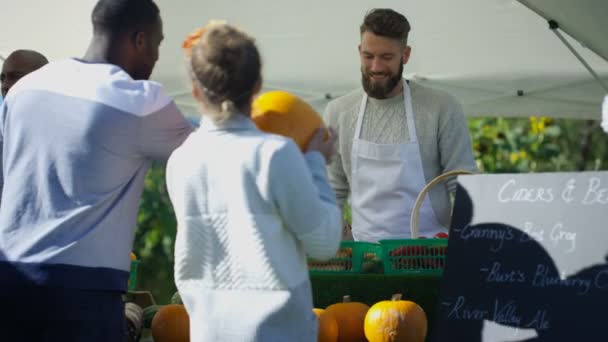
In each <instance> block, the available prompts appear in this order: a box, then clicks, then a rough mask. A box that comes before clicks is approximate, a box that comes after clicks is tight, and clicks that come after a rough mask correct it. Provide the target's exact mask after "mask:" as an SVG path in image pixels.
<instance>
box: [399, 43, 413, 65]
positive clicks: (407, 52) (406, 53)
mask: <svg viewBox="0 0 608 342" xmlns="http://www.w3.org/2000/svg"><path fill="white" fill-rule="evenodd" d="M411 54H412V47H411V46H409V45H408V46H406V47H405V49H403V54H402V55H401V58H402V60H403V64H407V61H409V60H410V55H411Z"/></svg>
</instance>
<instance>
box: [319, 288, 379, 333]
mask: <svg viewBox="0 0 608 342" xmlns="http://www.w3.org/2000/svg"><path fill="white" fill-rule="evenodd" d="M367 310H369V305H367V304H364V303H359V302H353V301H351V298H350V296H344V297H343V298H342V303H336V304H332V305H330V306H328V307H327V308H326V309H325V314H326V315H330V316H332V317H333V318H334V319H335V320H336V322H338V342H366V341H367V340H366V338H365V332H364V331H363V323H364V322H365V315H366V314H367Z"/></svg>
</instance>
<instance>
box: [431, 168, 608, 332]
mask: <svg viewBox="0 0 608 342" xmlns="http://www.w3.org/2000/svg"><path fill="white" fill-rule="evenodd" d="M458 183H459V185H458V190H457V193H456V197H455V203H454V214H453V219H452V225H451V227H450V237H449V243H448V256H447V264H446V268H445V271H444V275H443V279H442V284H441V295H440V299H439V302H438V310H437V312H438V316H437V317H436V322H437V323H436V326H435V329H434V331H433V332H432V336H433V341H435V342H443V341H466V342H475V341H484V342H488V341H491V342H494V341H530V342H531V341H579V340H580V341H608V320H606V317H607V316H608V312H607V311H608V260H607V254H608V172H581V173H538V174H495V175H472V176H460V177H459V178H458Z"/></svg>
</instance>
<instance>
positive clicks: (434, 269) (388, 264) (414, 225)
mask: <svg viewBox="0 0 608 342" xmlns="http://www.w3.org/2000/svg"><path fill="white" fill-rule="evenodd" d="M470 174H472V172H470V171H465V170H454V171H449V172H446V173H444V174H441V175H439V176H437V177H435V178H434V179H433V180H431V181H430V182H429V183H428V184H427V185H426V186H425V187H424V188H422V190H421V191H420V193H419V194H418V197H417V198H416V202H415V204H414V208H413V210H412V217H411V219H410V231H411V236H412V238H411V239H398V240H381V241H380V245H381V246H382V261H383V263H384V272H385V273H387V274H403V273H411V274H420V275H439V274H441V273H443V268H444V267H445V257H446V255H447V245H448V240H447V239H419V238H418V237H419V235H420V227H419V226H418V216H419V213H420V207H421V206H422V203H423V201H424V198H425V196H426V194H427V193H428V192H429V190H430V189H431V188H432V187H433V186H435V185H436V184H438V183H440V182H442V181H443V180H445V179H446V178H449V177H453V176H457V175H470Z"/></svg>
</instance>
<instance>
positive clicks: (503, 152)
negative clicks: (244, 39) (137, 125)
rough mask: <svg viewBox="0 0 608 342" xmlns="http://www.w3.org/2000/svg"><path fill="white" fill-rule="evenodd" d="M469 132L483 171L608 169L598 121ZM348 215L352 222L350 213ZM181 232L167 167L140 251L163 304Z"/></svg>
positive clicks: (479, 125)
mask: <svg viewBox="0 0 608 342" xmlns="http://www.w3.org/2000/svg"><path fill="white" fill-rule="evenodd" d="M469 130H470V133H471V139H472V141H473V149H474V154H475V159H476V160H477V164H478V166H479V169H480V171H481V172H485V173H504V172H546V171H580V170H608V137H607V136H606V135H605V133H604V132H602V130H601V129H600V128H599V123H598V122H596V121H583V120H560V119H556V120H553V119H549V118H543V117H540V118H538V117H531V118H518V119H507V118H478V119H470V120H469ZM344 213H345V220H346V221H347V222H350V210H349V208H346V210H345V211H344ZM175 229H176V222H175V217H174V214H173V208H172V206H171V203H170V201H169V198H168V195H167V190H166V186H165V173H164V165H155V166H154V167H153V168H152V169H151V170H150V172H149V174H148V176H147V179H146V186H145V190H144V194H143V200H142V204H141V208H140V213H139V221H138V230H137V234H136V238H135V246H134V251H135V253H136V254H137V255H138V256H139V258H140V260H141V261H142V262H141V264H140V265H139V274H140V278H139V281H138V284H139V288H141V289H146V290H149V291H151V292H152V293H153V295H154V297H155V299H156V301H157V302H158V303H160V304H166V303H169V302H170V301H171V296H172V295H173V294H174V293H175V285H174V282H173V244H174V240H175V232H176V230H175Z"/></svg>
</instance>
